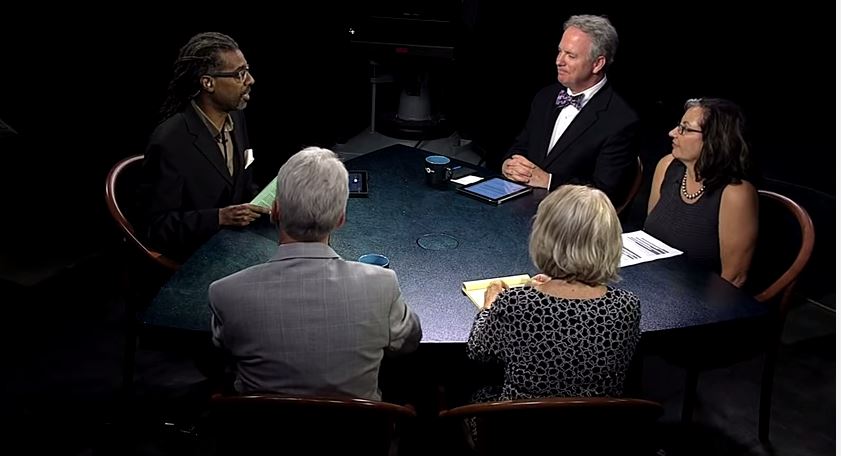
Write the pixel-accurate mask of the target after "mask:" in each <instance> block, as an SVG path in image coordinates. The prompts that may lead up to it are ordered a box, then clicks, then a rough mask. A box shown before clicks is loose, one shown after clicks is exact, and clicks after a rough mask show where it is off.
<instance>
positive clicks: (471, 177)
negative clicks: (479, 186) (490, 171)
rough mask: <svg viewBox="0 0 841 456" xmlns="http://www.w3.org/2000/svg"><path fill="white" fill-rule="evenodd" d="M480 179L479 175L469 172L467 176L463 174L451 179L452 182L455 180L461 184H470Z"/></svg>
mask: <svg viewBox="0 0 841 456" xmlns="http://www.w3.org/2000/svg"><path fill="white" fill-rule="evenodd" d="M480 180H482V178H481V177H479V176H476V175H474V174H471V175H469V176H464V177H462V178H459V179H453V180H452V182H455V183H456V184H461V185H470V184H472V183H474V182H479V181H480Z"/></svg>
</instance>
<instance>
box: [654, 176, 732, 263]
mask: <svg viewBox="0 0 841 456" xmlns="http://www.w3.org/2000/svg"><path fill="white" fill-rule="evenodd" d="M684 173H686V166H685V165H684V164H683V163H681V162H680V160H672V162H671V163H670V164H669V167H668V168H666V175H665V176H664V177H663V183H662V184H661V185H660V200H659V201H657V205H655V206H654V209H652V210H651V213H650V214H648V218H646V220H645V226H644V228H643V229H644V230H645V232H646V233H648V234H650V235H652V236H654V237H656V238H657V239H660V240H661V241H663V242H665V243H666V244H668V245H670V246H672V247H674V248H676V249H678V250H682V251H683V253H684V255H686V257H687V258H689V260H691V261H693V262H695V263H698V264H700V265H702V266H704V267H705V268H707V269H710V270H713V271H716V272H721V255H720V251H719V240H718V212H719V209H720V207H721V194H722V192H723V191H724V187H725V186H722V187H719V188H718V189H716V190H712V191H709V192H704V194H703V195H701V196H700V197H699V198H698V200H697V201H695V203H693V204H687V203H685V202H684V201H683V199H682V198H681V197H680V183H681V180H682V179H683V175H684Z"/></svg>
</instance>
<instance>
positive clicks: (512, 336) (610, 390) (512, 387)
mask: <svg viewBox="0 0 841 456" xmlns="http://www.w3.org/2000/svg"><path fill="white" fill-rule="evenodd" d="M639 337H640V301H639V298H637V297H636V296H635V295H634V294H633V293H631V292H628V291H625V290H621V289H618V288H610V287H608V289H607V292H606V293H605V295H604V296H602V297H600V298H595V299H566V298H556V297H553V296H549V295H547V294H544V293H542V292H540V291H538V290H537V289H535V288H532V287H523V288H512V289H509V290H506V291H504V292H502V293H500V295H499V296H498V297H497V299H496V301H495V302H494V305H493V307H491V308H490V309H488V310H483V311H481V312H479V314H478V315H477V316H476V320H475V321H474V323H473V329H472V330H471V331H470V338H469V339H468V341H467V356H468V357H469V358H470V359H473V360H477V361H500V362H502V364H503V365H504V369H505V381H504V384H503V385H502V387H501V389H500V388H499V387H495V388H494V387H490V388H485V389H483V390H480V391H478V392H477V393H476V394H475V395H474V397H473V400H474V402H488V401H494V400H514V399H528V398H536V397H574V396H621V395H622V387H623V384H624V381H625V374H626V373H627V370H628V366H629V365H630V363H631V358H633V355H634V350H635V349H636V345H637V342H638V341H639Z"/></svg>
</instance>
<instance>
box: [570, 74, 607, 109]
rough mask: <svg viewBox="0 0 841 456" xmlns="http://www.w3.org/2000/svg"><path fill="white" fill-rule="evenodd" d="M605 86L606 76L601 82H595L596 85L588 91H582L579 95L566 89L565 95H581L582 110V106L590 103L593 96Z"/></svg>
mask: <svg viewBox="0 0 841 456" xmlns="http://www.w3.org/2000/svg"><path fill="white" fill-rule="evenodd" d="M605 84H607V76H605V77H603V78H602V80H601V81H599V82H597V83H596V85H594V86H593V87H590V88H589V89H586V90H583V91H581V92H579V93H572V90H570V89H569V88H567V93H568V94H570V95H572V96H575V95H582V94H583V95H584V97H583V98H582V99H581V107H582V108H583V107H584V105H586V104H587V103H588V102H589V101H590V99H591V98H593V95H595V94H596V92H598V91H599V90H601V88H602V87H604V85H605Z"/></svg>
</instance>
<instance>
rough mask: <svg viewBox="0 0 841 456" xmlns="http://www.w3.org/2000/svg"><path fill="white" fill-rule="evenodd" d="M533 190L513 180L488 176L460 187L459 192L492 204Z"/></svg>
mask: <svg viewBox="0 0 841 456" xmlns="http://www.w3.org/2000/svg"><path fill="white" fill-rule="evenodd" d="M531 190H532V189H531V187H529V186H528V185H524V184H520V183H517V182H512V181H510V180H507V179H503V178H501V177H488V178H486V179H484V180H480V181H479V182H475V183H473V184H470V185H465V186H464V187H461V188H459V189H458V191H459V192H462V193H464V194H465V195H467V196H471V197H473V198H476V199H480V200H482V201H484V202H486V203H491V204H499V203H501V202H503V201H508V200H510V199H511V198H516V197H518V196H521V195H525V194H527V193H531Z"/></svg>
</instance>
